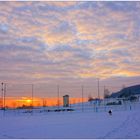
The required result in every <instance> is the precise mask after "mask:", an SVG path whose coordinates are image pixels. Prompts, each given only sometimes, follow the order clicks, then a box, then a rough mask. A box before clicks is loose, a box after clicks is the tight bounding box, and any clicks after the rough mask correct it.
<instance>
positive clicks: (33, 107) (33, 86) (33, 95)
mask: <svg viewBox="0 0 140 140" xmlns="http://www.w3.org/2000/svg"><path fill="white" fill-rule="evenodd" d="M33 108H34V85H33V84H32V112H33Z"/></svg>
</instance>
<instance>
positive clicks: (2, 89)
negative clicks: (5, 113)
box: [1, 83, 4, 108]
mask: <svg viewBox="0 0 140 140" xmlns="http://www.w3.org/2000/svg"><path fill="white" fill-rule="evenodd" d="M3 84H4V83H1V99H2V108H3V107H4V104H3V91H4V88H3Z"/></svg>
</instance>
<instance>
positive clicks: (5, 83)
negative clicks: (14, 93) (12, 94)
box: [3, 83, 6, 110]
mask: <svg viewBox="0 0 140 140" xmlns="http://www.w3.org/2000/svg"><path fill="white" fill-rule="evenodd" d="M3 93H4V94H3V98H4V110H5V96H6V83H5V84H4V92H3Z"/></svg>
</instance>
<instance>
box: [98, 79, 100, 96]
mask: <svg viewBox="0 0 140 140" xmlns="http://www.w3.org/2000/svg"><path fill="white" fill-rule="evenodd" d="M99 80H100V79H99V78H98V99H100V81H99Z"/></svg>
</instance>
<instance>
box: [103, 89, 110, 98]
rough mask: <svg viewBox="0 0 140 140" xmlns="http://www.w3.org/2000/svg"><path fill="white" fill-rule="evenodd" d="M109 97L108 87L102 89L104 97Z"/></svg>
mask: <svg viewBox="0 0 140 140" xmlns="http://www.w3.org/2000/svg"><path fill="white" fill-rule="evenodd" d="M109 97H110V91H109V90H108V89H105V90H104V98H109Z"/></svg>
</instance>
